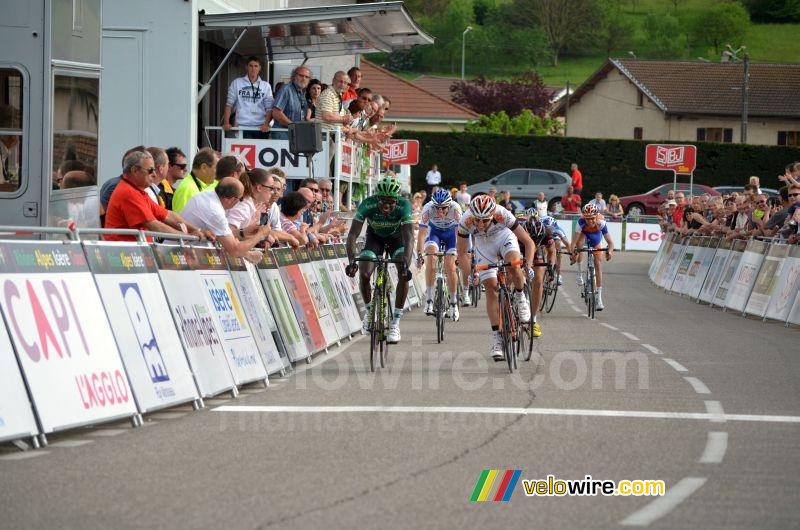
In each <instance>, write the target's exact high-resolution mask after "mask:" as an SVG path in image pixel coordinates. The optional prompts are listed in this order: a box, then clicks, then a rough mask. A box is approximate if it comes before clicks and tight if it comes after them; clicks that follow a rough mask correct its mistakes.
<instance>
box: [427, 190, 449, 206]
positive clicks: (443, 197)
mask: <svg viewBox="0 0 800 530" xmlns="http://www.w3.org/2000/svg"><path fill="white" fill-rule="evenodd" d="M452 201H453V197H452V196H451V195H450V192H449V191H447V190H445V189H438V190H436V191H434V192H433V195H431V202H432V203H433V205H434V206H447V205H449V204H450V203H451V202H452Z"/></svg>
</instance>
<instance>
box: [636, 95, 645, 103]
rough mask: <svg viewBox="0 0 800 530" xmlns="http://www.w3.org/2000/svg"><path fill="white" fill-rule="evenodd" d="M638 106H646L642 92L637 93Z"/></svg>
mask: <svg viewBox="0 0 800 530" xmlns="http://www.w3.org/2000/svg"><path fill="white" fill-rule="evenodd" d="M636 106H637V107H643V106H644V95H643V94H642V93H641V92H637V93H636Z"/></svg>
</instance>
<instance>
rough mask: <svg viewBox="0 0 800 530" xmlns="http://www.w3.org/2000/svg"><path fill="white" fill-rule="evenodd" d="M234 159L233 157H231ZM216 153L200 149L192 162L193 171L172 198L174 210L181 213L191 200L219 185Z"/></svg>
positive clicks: (207, 149) (211, 150)
mask: <svg viewBox="0 0 800 530" xmlns="http://www.w3.org/2000/svg"><path fill="white" fill-rule="evenodd" d="M231 158H233V157H231ZM218 160H219V158H218V157H217V153H216V151H214V150H213V149H211V148H210V147H204V148H203V149H200V150H199V151H198V152H197V154H196V155H194V160H192V171H191V173H189V174H188V175H187V176H186V178H184V179H183V181H181V183H180V185H179V186H178V187H177V188H176V189H175V193H174V195H173V196H172V210H173V211H175V212H178V213H180V212H181V210H183V207H184V206H186V203H187V202H189V199H191V198H192V197H194V196H195V195H197V194H198V193H200V192H201V191H205V190H207V189H213V188H214V186H216V185H217V178H216V171H217V161H218ZM234 160H235V159H234Z"/></svg>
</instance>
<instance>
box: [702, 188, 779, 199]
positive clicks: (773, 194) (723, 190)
mask: <svg viewBox="0 0 800 530" xmlns="http://www.w3.org/2000/svg"><path fill="white" fill-rule="evenodd" d="M714 189H715V190H717V191H718V192H719V194H720V195H725V194H726V193H733V192H734V191H738V192H739V193H741V192H743V191H744V186H714ZM761 193H763V194H765V195H767V196H768V197H777V196H778V190H774V189H772V188H761Z"/></svg>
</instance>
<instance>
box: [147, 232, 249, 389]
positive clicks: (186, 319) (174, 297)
mask: <svg viewBox="0 0 800 530" xmlns="http://www.w3.org/2000/svg"><path fill="white" fill-rule="evenodd" d="M152 248H153V254H154V255H155V258H156V265H157V266H158V275H159V276H160V277H161V282H162V285H163V286H164V292H165V293H166V295H167V302H168V303H169V307H170V310H171V312H172V318H173V319H174V321H175V324H176V327H177V329H178V334H179V335H180V338H181V341H182V342H183V348H184V350H185V351H186V357H187V358H188V359H189V365H190V366H191V367H192V372H194V377H195V380H196V381H197V388H198V389H199V390H200V395H201V396H203V397H209V396H214V395H216V394H219V393H220V392H223V391H225V390H230V389H232V388H233V387H234V386H235V384H234V381H233V375H232V374H231V369H230V367H229V366H228V361H227V359H226V358H225V349H224V347H223V345H222V337H220V334H219V332H218V331H217V326H216V324H215V323H214V317H213V315H212V314H211V310H210V309H209V307H208V304H207V302H206V298H205V296H204V295H203V286H202V285H201V283H200V279H199V278H198V277H197V274H196V273H195V271H194V269H196V268H197V257H196V256H195V255H194V251H193V250H192V249H191V248H190V247H179V246H175V245H153V247H152Z"/></svg>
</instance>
